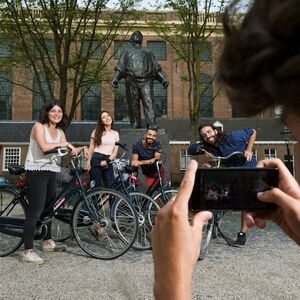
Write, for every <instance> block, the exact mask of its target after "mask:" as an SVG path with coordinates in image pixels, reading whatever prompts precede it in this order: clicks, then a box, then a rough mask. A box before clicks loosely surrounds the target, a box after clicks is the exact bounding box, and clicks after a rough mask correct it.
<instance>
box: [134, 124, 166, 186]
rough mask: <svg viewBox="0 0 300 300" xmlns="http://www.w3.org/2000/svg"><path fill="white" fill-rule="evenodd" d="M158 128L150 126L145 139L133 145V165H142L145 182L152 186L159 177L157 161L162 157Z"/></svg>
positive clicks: (162, 174) (161, 171)
mask: <svg viewBox="0 0 300 300" xmlns="http://www.w3.org/2000/svg"><path fill="white" fill-rule="evenodd" d="M156 138H157V128H156V127H154V128H148V129H147V131H146V133H145V136H144V138H143V139H141V140H138V141H136V142H135V143H134V144H133V146H132V157H131V165H132V166H133V167H136V168H137V167H141V169H142V172H143V174H144V175H145V183H146V185H147V187H150V186H151V184H152V183H153V181H154V180H155V179H156V178H157V168H156V164H155V163H156V161H157V160H160V158H161V145H160V142H159V141H157V140H156ZM160 173H161V176H162V178H164V167H163V166H162V167H161V169H160Z"/></svg>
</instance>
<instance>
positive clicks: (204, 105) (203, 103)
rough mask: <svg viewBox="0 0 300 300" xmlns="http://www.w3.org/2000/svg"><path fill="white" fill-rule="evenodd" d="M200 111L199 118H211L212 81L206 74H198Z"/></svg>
mask: <svg viewBox="0 0 300 300" xmlns="http://www.w3.org/2000/svg"><path fill="white" fill-rule="evenodd" d="M200 111H201V117H213V88H212V79H211V78H210V76H208V75H206V74H200Z"/></svg>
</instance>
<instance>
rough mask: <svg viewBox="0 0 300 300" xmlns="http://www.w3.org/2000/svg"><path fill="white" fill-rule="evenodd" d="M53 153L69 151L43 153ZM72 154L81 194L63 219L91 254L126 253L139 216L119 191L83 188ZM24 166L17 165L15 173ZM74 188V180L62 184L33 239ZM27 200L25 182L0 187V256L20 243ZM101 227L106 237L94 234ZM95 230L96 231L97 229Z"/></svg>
mask: <svg viewBox="0 0 300 300" xmlns="http://www.w3.org/2000/svg"><path fill="white" fill-rule="evenodd" d="M51 153H55V154H56V155H55V159H56V158H58V157H62V156H65V155H67V154H68V153H69V151H68V149H66V148H55V149H53V150H50V151H47V152H45V153H44V154H51ZM75 159H76V158H74V157H71V159H70V166H71V167H72V170H73V171H74V174H73V177H74V179H76V180H77V182H78V188H77V191H76V192H78V193H79V195H80V197H79V198H78V200H77V201H76V203H75V204H74V207H73V208H72V214H71V218H70V215H68V216H67V217H66V218H65V219H64V221H65V222H66V223H68V224H69V225H70V227H71V232H72V235H73V236H74V239H75V240H76V242H77V244H78V245H79V246H80V248H81V249H82V250H83V251H84V252H86V253H87V254H89V255H90V256H92V257H94V258H99V259H114V258H117V257H119V256H121V255H123V254H124V253H126V252H127V251H128V250H129V249H130V247H131V246H132V244H133V242H134V241H135V238H136V235H137V230H138V220H137V216H136V212H135V208H134V207H133V205H132V204H131V203H130V202H129V201H128V200H127V199H126V197H124V196H123V195H122V194H121V193H118V192H117V191H113V190H109V189H101V190H99V189H91V190H86V189H85V188H84V186H83V184H82V180H81V178H80V174H79V172H78V171H77V169H76V166H75V162H74V160H75ZM22 172H24V169H23V170H21V169H20V168H19V169H18V168H16V172H15V174H21V173H22ZM70 187H71V188H72V193H74V190H73V184H69V185H67V186H65V187H64V188H63V189H62V191H61V192H60V193H59V194H58V195H56V196H55V197H54V199H53V200H52V201H51V203H50V204H49V205H48V206H47V207H46V208H45V209H44V211H43V213H42V215H41V218H40V220H39V221H38V223H37V226H36V231H35V236H34V239H35V240H40V239H43V237H44V236H45V235H46V233H47V231H46V230H47V227H46V224H47V222H49V221H50V220H51V218H52V217H53V216H55V214H56V213H57V212H58V211H59V209H60V208H61V207H62V206H63V205H64V203H66V202H67V201H68V198H67V195H68V193H69V192H70ZM27 209H28V202H27V199H26V185H24V186H23V187H22V186H21V187H19V188H17V189H16V188H15V189H14V188H12V187H11V186H4V187H2V186H1V187H0V256H6V255H9V254H11V253H13V252H15V251H16V250H18V249H19V248H20V247H21V245H22V244H23V231H24V220H25V214H26V210H27ZM97 228H101V229H102V230H103V231H104V232H105V237H99V236H97V235H96V236H95V232H96V231H95V230H94V229H97ZM96 233H97V232H96Z"/></svg>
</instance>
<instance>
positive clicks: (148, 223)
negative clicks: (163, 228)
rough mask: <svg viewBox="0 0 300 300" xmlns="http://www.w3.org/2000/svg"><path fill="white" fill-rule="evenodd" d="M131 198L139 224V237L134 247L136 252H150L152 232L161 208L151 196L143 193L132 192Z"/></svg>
mask: <svg viewBox="0 0 300 300" xmlns="http://www.w3.org/2000/svg"><path fill="white" fill-rule="evenodd" d="M129 198H130V201H131V203H133V205H134V207H135V209H136V212H137V217H138V222H139V228H138V232H137V237H136V239H135V241H134V243H133V245H132V247H133V248H134V249H136V250H150V249H151V230H152V227H153V225H154V222H155V216H156V214H157V212H158V211H159V209H160V207H159V206H158V205H157V204H156V202H155V201H154V200H153V199H152V198H151V197H150V196H148V195H146V194H143V193H139V192H131V193H129Z"/></svg>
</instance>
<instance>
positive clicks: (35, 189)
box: [24, 171, 57, 250]
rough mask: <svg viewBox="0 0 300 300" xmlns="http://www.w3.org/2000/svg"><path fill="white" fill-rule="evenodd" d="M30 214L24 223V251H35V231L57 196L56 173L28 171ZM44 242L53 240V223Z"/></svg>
mask: <svg viewBox="0 0 300 300" xmlns="http://www.w3.org/2000/svg"><path fill="white" fill-rule="evenodd" d="M25 178H26V185H27V198H28V202H29V208H28V212H27V213H26V218H25V223H24V249H25V250H27V249H33V239H34V230H35V226H36V223H37V221H38V220H39V219H40V217H41V214H42V212H43V210H44V207H45V206H47V205H48V204H49V203H50V202H51V200H52V199H53V197H54V196H55V194H56V187H57V182H56V173H55V172H51V171H26V175H25ZM47 227H48V232H47V235H46V236H45V238H44V240H49V239H51V222H49V223H48V224H47Z"/></svg>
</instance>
